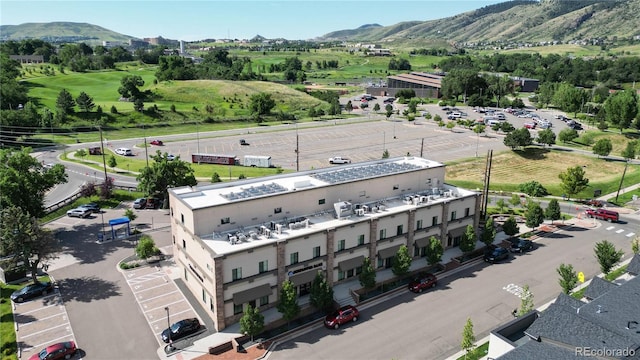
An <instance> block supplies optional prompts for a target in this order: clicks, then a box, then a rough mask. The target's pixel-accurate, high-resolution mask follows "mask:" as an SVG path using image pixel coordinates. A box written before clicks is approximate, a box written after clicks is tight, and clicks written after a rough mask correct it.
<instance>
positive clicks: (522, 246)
mask: <svg viewBox="0 0 640 360" xmlns="http://www.w3.org/2000/svg"><path fill="white" fill-rule="evenodd" d="M531 250H533V241H531V240H527V239H522V238H517V239H513V240H511V252H512V253H516V252H517V253H523V252H527V251H531Z"/></svg>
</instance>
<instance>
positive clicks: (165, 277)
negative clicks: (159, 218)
mask: <svg viewBox="0 0 640 360" xmlns="http://www.w3.org/2000/svg"><path fill="white" fill-rule="evenodd" d="M166 270H167V269H166V268H162V267H160V266H145V267H141V268H136V269H133V270H124V271H123V275H124V277H125V278H126V280H127V284H129V287H130V288H131V292H133V295H134V297H135V299H136V301H137V302H138V305H139V306H140V310H141V311H142V313H143V315H144V317H145V318H146V320H147V322H148V323H149V326H150V327H151V331H152V332H153V334H154V336H155V338H156V340H157V341H158V344H160V345H164V342H163V341H162V338H161V334H162V331H163V330H164V329H166V328H167V327H168V323H171V324H173V323H175V322H177V321H180V320H182V319H188V318H194V317H195V318H198V316H197V315H196V312H195V310H194V309H193V308H192V307H191V304H189V301H187V299H186V298H185V297H184V295H183V294H182V292H180V290H179V289H178V287H177V286H176V284H175V282H173V281H172V279H171V278H170V276H169V274H168V273H167V272H166ZM167 308H168V311H167V310H166V309H167ZM167 316H168V319H167ZM199 320H201V319H199ZM200 323H203V322H202V321H200ZM203 330H204V329H203Z"/></svg>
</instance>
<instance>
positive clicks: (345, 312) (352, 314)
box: [324, 305, 360, 329]
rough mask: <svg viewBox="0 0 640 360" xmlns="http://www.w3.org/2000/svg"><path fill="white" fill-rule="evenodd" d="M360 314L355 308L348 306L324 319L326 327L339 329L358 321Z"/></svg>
mask: <svg viewBox="0 0 640 360" xmlns="http://www.w3.org/2000/svg"><path fill="white" fill-rule="evenodd" d="M358 316H360V313H359V312H358V309H356V308H355V307H354V306H351V305H347V306H343V307H341V308H340V309H338V310H336V311H334V312H333V313H331V314H330V315H327V317H326V318H325V319H324V325H325V326H326V327H328V328H334V329H337V328H339V327H340V325H344V324H346V323H348V322H350V321H354V322H355V321H358Z"/></svg>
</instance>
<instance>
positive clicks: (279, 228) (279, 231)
mask: <svg viewBox="0 0 640 360" xmlns="http://www.w3.org/2000/svg"><path fill="white" fill-rule="evenodd" d="M276 234H282V224H276Z"/></svg>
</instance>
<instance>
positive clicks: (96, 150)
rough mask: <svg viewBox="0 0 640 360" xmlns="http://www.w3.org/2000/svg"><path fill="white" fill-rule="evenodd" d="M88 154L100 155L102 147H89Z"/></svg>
mask: <svg viewBox="0 0 640 360" xmlns="http://www.w3.org/2000/svg"><path fill="white" fill-rule="evenodd" d="M89 155H102V149H100V146H93V147H90V148H89Z"/></svg>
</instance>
